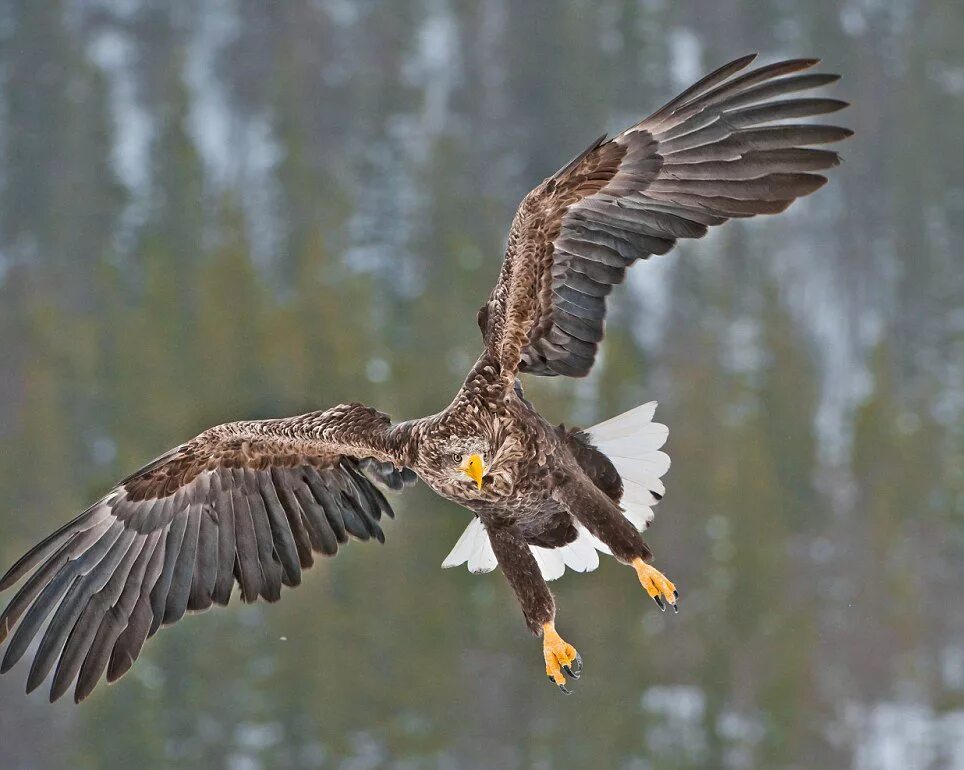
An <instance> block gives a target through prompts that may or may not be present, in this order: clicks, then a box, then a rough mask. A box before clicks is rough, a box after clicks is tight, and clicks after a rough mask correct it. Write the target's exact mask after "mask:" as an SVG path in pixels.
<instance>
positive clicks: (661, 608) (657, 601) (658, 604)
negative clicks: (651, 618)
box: [653, 595, 666, 612]
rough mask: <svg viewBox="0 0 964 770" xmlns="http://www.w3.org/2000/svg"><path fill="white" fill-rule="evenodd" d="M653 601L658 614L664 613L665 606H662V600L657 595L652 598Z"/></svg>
mask: <svg viewBox="0 0 964 770" xmlns="http://www.w3.org/2000/svg"><path fill="white" fill-rule="evenodd" d="M653 601H654V602H656V606H657V607H659V610H660V612H666V605H665V604H663V600H662V599H661V598H660V597H659V596H658V595H657V596H654V597H653Z"/></svg>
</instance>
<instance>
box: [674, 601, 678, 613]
mask: <svg viewBox="0 0 964 770" xmlns="http://www.w3.org/2000/svg"><path fill="white" fill-rule="evenodd" d="M673 612H675V613H676V614H677V615H678V614H679V605H677V604H676V602H673Z"/></svg>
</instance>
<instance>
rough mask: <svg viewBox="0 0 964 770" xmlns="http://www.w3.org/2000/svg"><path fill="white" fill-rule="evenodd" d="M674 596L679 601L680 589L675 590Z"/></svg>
mask: <svg viewBox="0 0 964 770" xmlns="http://www.w3.org/2000/svg"><path fill="white" fill-rule="evenodd" d="M673 598H674V599H676V601H679V591H673Z"/></svg>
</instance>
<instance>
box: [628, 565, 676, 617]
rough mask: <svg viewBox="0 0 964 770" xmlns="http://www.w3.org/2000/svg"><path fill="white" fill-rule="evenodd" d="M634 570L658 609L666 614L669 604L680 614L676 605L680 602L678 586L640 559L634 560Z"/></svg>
mask: <svg viewBox="0 0 964 770" xmlns="http://www.w3.org/2000/svg"><path fill="white" fill-rule="evenodd" d="M632 568H633V569H634V570H636V575H637V576H638V577H639V582H640V583H641V584H642V586H643V588H645V589H646V593H648V594H649V595H650V597H651V598H652V600H653V601H654V602H656V606H657V607H659V608H660V609H661V610H662V611H663V612H665V611H666V605H667V604H669V605H671V606H672V608H673V612H679V607H678V606H677V604H676V603H677V601H678V600H679V591H677V590H676V586H675V585H673V583H672V581H671V580H669V579H667V577H666V576H665V575H664V574H663V573H662V572H660V571H659V570H658V569H656V568H655V567H651V566H650V565H649V564H647V563H646V562H644V561H643V560H642V559H641V558H638V557H637V558H635V559H633V561H632ZM664 599H665V604H664Z"/></svg>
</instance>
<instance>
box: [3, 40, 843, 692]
mask: <svg viewBox="0 0 964 770" xmlns="http://www.w3.org/2000/svg"><path fill="white" fill-rule="evenodd" d="M754 58H755V54H754V55H749V56H744V57H742V58H739V59H736V60H735V61H732V62H730V63H729V64H726V65H724V66H722V67H720V68H719V69H717V70H715V71H714V72H712V73H710V74H708V75H706V76H705V77H703V78H702V79H701V80H699V81H698V82H697V83H695V84H694V85H692V86H690V87H689V88H687V89H686V90H685V91H683V93H681V94H680V95H679V96H677V97H676V98H675V99H672V100H671V101H670V102H668V103H667V104H665V105H664V106H662V107H660V108H659V109H658V110H656V112H654V113H653V114H652V115H650V116H649V117H648V118H645V119H643V120H641V121H640V122H638V123H636V124H635V125H633V126H631V127H629V128H627V129H626V130H624V131H622V132H620V133H618V134H616V135H615V136H613V137H612V138H607V136H606V135H603V136H601V137H600V138H599V139H597V140H596V141H594V142H593V143H592V144H590V145H589V147H587V148H586V149H585V151H583V152H581V153H579V155H577V156H576V157H575V158H573V159H572V160H571V161H569V162H568V163H566V164H565V165H564V166H563V167H562V168H560V169H559V170H558V171H557V172H556V173H555V174H553V175H552V176H550V177H549V178H548V179H546V180H545V181H543V182H542V183H541V184H539V185H538V186H537V187H535V189H533V190H532V191H531V192H530V193H529V194H528V195H526V196H525V198H524V199H523V200H522V202H521V204H520V205H519V207H518V210H517V212H516V214H515V217H514V219H513V220H512V224H511V227H510V229H509V235H508V239H507V244H506V248H505V257H504V261H503V264H502V269H501V272H500V274H499V277H498V280H497V283H496V285H495V287H494V288H493V289H492V291H491V293H490V294H489V297H488V300H487V301H486V302H485V303H484V304H483V305H482V307H481V309H480V310H479V312H478V325H479V329H480V331H481V333H482V341H483V345H482V351H481V353H480V354H479V356H478V359H477V360H476V362H475V364H474V365H473V366H472V367H471V369H470V371H469V372H468V375H467V376H466V378H465V381H464V382H463V384H462V386H461V387H460V388H459V389H458V392H457V393H456V394H455V397H454V398H453V399H452V402H451V403H450V404H449V405H448V406H447V407H445V408H444V409H442V410H441V411H440V412H438V413H437V414H434V415H431V416H429V417H423V418H421V419H416V420H410V421H406V422H399V423H393V422H392V420H391V419H390V418H389V416H388V415H386V414H384V413H382V412H380V411H378V410H376V409H373V408H371V407H369V406H365V405H363V404H360V403H349V404H342V405H339V406H334V407H331V408H329V409H324V410H321V411H314V412H310V413H307V414H302V415H299V416H296V417H287V418H282V419H268V420H256V421H242V422H232V423H227V424H224V425H219V426H217V427H213V428H210V429H208V430H205V431H204V432H203V433H201V434H200V435H198V436H196V437H195V438H192V439H191V440H189V441H187V442H185V443H183V444H181V445H180V446H177V447H174V448H173V449H171V450H170V451H168V452H165V453H164V454H162V455H161V456H160V457H158V458H157V459H155V460H153V461H152V462H150V463H148V464H147V465H145V466H144V467H143V468H141V469H140V470H138V471H135V472H134V473H132V474H131V475H130V476H128V477H127V478H126V479H124V480H123V481H121V482H120V483H119V484H117V486H115V487H114V488H113V489H111V490H110V491H109V492H107V494H106V495H104V496H103V497H102V498H101V499H100V500H98V501H97V502H95V503H94V504H93V505H91V506H90V507H89V508H88V509H87V510H86V511H84V512H83V513H81V514H80V515H79V516H77V517H76V518H75V519H73V521H70V522H69V523H67V524H65V525H64V526H62V527H61V528H60V529H58V530H57V531H56V532H54V533H53V534H51V535H49V536H48V537H47V538H45V539H44V540H43V541H42V542H40V543H39V544H38V545H36V546H35V547H34V548H32V549H30V551H28V552H27V553H26V554H25V555H24V556H23V557H22V558H21V559H20V560H19V561H17V562H16V563H15V564H14V565H13V566H12V567H11V568H10V569H9V571H7V573H6V574H5V575H4V576H3V577H2V578H0V590H6V589H9V588H11V587H12V586H14V585H15V584H18V583H20V582H21V581H23V582H22V585H21V586H20V588H19V590H18V591H17V593H16V594H15V595H14V596H13V598H12V599H11V600H10V602H9V604H8V605H7V606H6V608H5V610H4V612H3V614H2V615H0V642H4V641H5V640H7V637H9V641H7V644H6V650H5V653H4V656H3V661H2V664H0V672H6V671H8V670H9V669H10V668H11V667H12V666H13V665H14V664H16V663H17V662H18V661H19V660H21V659H22V658H23V657H24V655H25V654H26V653H28V650H33V652H32V663H31V666H30V671H29V674H28V676H27V691H28V692H30V691H32V690H34V689H35V688H37V687H38V686H39V685H41V684H42V683H43V681H44V680H45V679H47V678H48V676H49V675H50V673H51V671H53V677H52V682H51V687H50V699H51V701H53V700H56V699H58V698H60V697H61V696H63V695H64V694H65V693H66V692H67V691H68V690H69V689H70V688H71V686H72V685H74V684H75V683H76V686H75V688H74V700H75V701H76V702H78V703H79V702H80V701H82V700H84V699H85V698H87V697H88V696H89V695H90V693H91V692H92V690H93V689H94V687H95V686H96V684H97V683H98V682H99V681H100V680H101V679H102V678H104V677H105V675H106V679H107V681H108V682H114V681H116V680H117V679H119V678H120V677H122V676H123V675H124V674H125V673H126V672H127V671H128V670H129V669H130V668H131V666H132V665H133V664H134V661H135V660H136V659H137V657H138V655H139V654H140V652H141V649H142V647H143V646H144V643H145V642H146V641H147V639H148V638H149V637H151V636H153V635H154V634H155V633H156V632H157V630H158V629H160V628H161V627H163V626H167V625H170V624H172V623H176V622H177V621H178V620H180V619H181V618H182V617H183V616H184V614H185V613H187V612H201V611H203V610H206V609H208V608H210V607H212V606H213V605H226V604H228V602H229V600H230V599H231V595H232V593H233V592H234V590H235V586H237V587H238V589H239V591H240V597H241V601H242V602H255V601H257V600H259V599H264V600H265V601H268V602H274V601H277V600H278V599H279V598H280V597H281V594H282V587H283V586H297V585H299V584H300V583H301V580H302V574H303V572H304V570H306V569H308V568H309V567H311V566H312V564H313V563H314V561H315V560H316V558H319V557H330V556H334V555H335V554H336V553H337V552H338V551H339V550H340V549H341V548H342V546H344V545H345V544H346V543H347V542H348V541H349V540H350V539H356V540H372V539H374V540H377V541H379V542H384V539H385V538H384V534H383V531H382V529H381V527H380V525H379V522H380V520H381V519H382V516H388V517H392V516H394V514H393V511H392V506H391V504H390V503H389V501H388V500H387V499H386V497H385V495H384V494H383V491H382V489H387V490H392V491H397V490H402V489H403V488H405V487H408V486H410V485H412V484H414V483H416V481H417V480H419V479H420V480H421V481H422V482H423V483H425V484H427V485H428V486H429V487H431V489H432V490H434V491H435V492H436V493H438V494H439V495H441V496H442V497H444V498H447V499H448V500H451V501H452V502H455V503H457V504H459V505H461V506H463V507H464V508H466V509H468V510H469V511H470V512H471V513H472V514H473V518H472V521H471V523H470V524H469V526H468V528H467V529H466V530H465V533H464V534H463V535H462V537H461V538H460V539H459V541H458V542H457V543H456V545H455V547H454V549H453V551H452V553H451V554H449V556H448V557H447V558H446V559H445V561H444V562H443V566H445V567H451V566H455V565H460V564H463V563H466V562H467V563H468V568H469V569H470V570H471V571H473V572H486V571H489V570H492V569H494V568H496V567H499V568H501V570H502V573H503V575H505V577H506V579H507V580H508V583H509V586H510V587H511V589H512V591H513V592H514V593H515V596H516V597H517V599H518V601H519V603H520V605H521V607H522V613H523V616H524V618H525V622H526V625H527V626H528V628H529V629H530V630H531V631H532V632H533V633H534V634H535V635H536V636H537V637H541V639H542V648H543V657H544V660H545V671H546V674H547V676H548V677H549V681H550V682H551V683H552V684H554V685H556V686H558V687H559V688H560V689H561V690H562V691H563V692H566V693H568V692H569V691H570V690H569V687H567V685H571V682H572V680H574V679H577V678H578V677H579V676H580V674H581V673H582V671H583V663H582V658H581V656H580V655H579V654H578V653H577V651H576V649H575V648H574V647H573V646H572V645H571V644H569V643H568V642H566V641H565V640H564V639H563V638H562V637H561V636H560V634H559V632H558V631H557V630H556V626H555V620H556V606H555V602H554V600H553V596H552V593H551V592H550V590H549V587H548V585H547V581H548V580H552V579H554V578H557V577H559V576H560V575H561V574H562V573H563V571H564V570H565V568H566V567H569V568H570V569H571V570H574V571H587V570H592V569H594V568H595V567H596V566H598V564H599V553H603V554H608V555H611V556H612V557H614V558H615V559H616V560H617V561H618V562H620V563H621V564H625V565H627V566H629V567H631V568H632V569H633V571H634V572H635V574H636V576H637V578H638V580H639V582H640V583H641V584H642V586H643V588H644V589H645V591H646V593H647V594H648V595H649V596H650V597H652V599H653V600H654V601H655V603H656V604H657V605H658V607H659V609H660V610H665V609H666V607H667V606H671V607H673V609H674V610H677V609H678V600H679V592H678V591H677V589H676V587H675V585H674V584H673V583H672V582H671V581H670V580H669V579H668V578H667V577H665V576H664V575H663V574H662V573H661V572H660V571H658V570H657V569H656V568H655V567H654V566H652V564H651V562H652V551H651V550H650V548H649V547H648V546H647V544H646V542H644V540H643V538H642V536H641V534H640V532H641V531H643V530H645V529H646V528H647V527H648V526H649V524H650V522H651V520H652V506H653V505H655V504H656V503H657V502H658V501H659V500H660V499H661V498H662V496H663V493H664V487H663V484H662V482H661V481H660V477H661V476H662V475H663V474H664V473H665V472H666V471H667V469H668V467H669V458H668V456H667V455H666V454H664V453H663V452H662V451H660V447H661V446H662V445H663V443H664V442H665V441H666V438H667V429H666V427H665V426H663V425H660V424H658V423H655V422H653V416H654V409H655V403H649V404H644V405H642V406H639V407H637V408H635V409H633V410H631V411H629V412H627V413H625V414H623V415H620V416H618V417H614V418H612V419H611V420H608V421H607V422H604V423H602V424H600V425H597V426H595V427H593V428H590V429H588V430H585V431H583V430H578V429H567V428H565V427H563V426H556V425H553V424H550V423H549V422H548V421H547V420H546V419H545V418H544V417H542V415H540V414H539V412H538V411H537V410H536V408H535V407H534V406H533V405H532V404H531V403H530V402H529V401H528V400H527V399H526V398H525V395H524V393H523V390H522V387H521V385H520V381H519V376H520V375H521V374H529V375H535V376H542V377H553V376H563V377H583V376H585V375H586V374H588V373H589V371H590V369H591V368H592V366H593V362H594V361H595V359H596V354H597V351H598V349H599V345H600V343H601V342H602V339H603V331H604V326H605V318H606V298H607V296H608V295H609V294H610V292H611V291H612V289H613V287H614V286H616V285H617V284H619V283H621V282H622V280H623V279H624V278H625V275H626V270H627V269H628V268H629V267H630V266H632V265H633V264H634V263H635V262H637V261H638V260H643V259H647V258H648V257H649V256H650V255H653V254H660V255H661V254H666V253H667V252H668V251H670V249H672V248H673V246H674V245H675V244H676V242H677V241H678V240H679V239H683V238H700V237H702V236H703V235H705V234H706V232H707V230H708V229H709V228H710V227H713V226H715V225H720V224H723V223H724V222H726V221H727V220H729V219H733V218H743V217H752V216H755V215H758V214H776V213H778V212H781V211H783V210H784V209H786V208H787V207H788V206H789V205H790V204H791V203H792V202H793V201H794V200H796V199H797V198H799V197H801V196H804V195H809V194H810V193H812V192H814V191H815V190H817V189H818V188H819V187H821V186H822V185H823V184H824V183H825V182H826V181H827V179H826V177H824V176H822V175H820V174H818V173H815V172H819V171H822V170H825V169H829V168H831V167H833V166H836V165H837V164H838V163H839V156H838V154H837V153H836V152H834V151H832V150H828V149H824V148H822V147H818V145H825V144H829V143H833V142H837V141H839V140H842V139H844V138H846V137H848V136H850V135H851V134H852V131H850V130H848V129H846V128H841V127H838V126H834V125H824V124H821V123H814V122H812V121H810V120H806V119H808V118H811V117H812V116H819V115H825V114H829V113H834V112H836V111H837V110H840V109H842V108H844V107H846V106H847V103H846V102H844V101H840V100H838V99H832V98H824V97H818V96H813V95H809V94H808V95H805V96H801V95H800V94H801V92H811V91H812V90H813V89H815V88H818V87H821V86H825V85H827V84H830V83H832V82H834V81H836V80H837V79H838V76H837V75H833V74H821V73H816V72H814V71H810V70H811V67H813V66H814V65H815V64H817V63H818V61H819V60H817V59H793V60H788V61H781V62H778V63H774V64H769V65H766V66H759V67H757V68H751V69H747V68H748V67H749V66H750V64H751V62H752V61H753V60H754ZM801 119H804V120H801ZM38 637H39V640H38ZM35 641H36V645H34V642H35Z"/></svg>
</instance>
